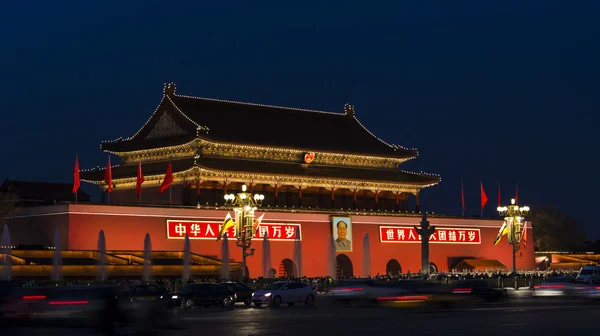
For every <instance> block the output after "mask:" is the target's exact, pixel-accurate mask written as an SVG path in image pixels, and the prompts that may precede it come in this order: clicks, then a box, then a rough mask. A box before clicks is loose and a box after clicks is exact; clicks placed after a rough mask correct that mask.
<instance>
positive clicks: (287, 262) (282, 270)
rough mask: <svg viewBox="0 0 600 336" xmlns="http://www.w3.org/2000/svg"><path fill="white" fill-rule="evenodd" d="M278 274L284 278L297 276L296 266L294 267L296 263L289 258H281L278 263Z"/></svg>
mask: <svg viewBox="0 0 600 336" xmlns="http://www.w3.org/2000/svg"><path fill="white" fill-rule="evenodd" d="M279 276H280V277H286V278H288V277H292V278H293V277H297V276H298V268H297V267H296V263H294V262H293V261H292V260H291V259H287V258H286V259H283V260H282V261H281V264H279Z"/></svg>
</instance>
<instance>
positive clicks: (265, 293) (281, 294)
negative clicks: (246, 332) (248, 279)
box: [252, 281, 317, 307]
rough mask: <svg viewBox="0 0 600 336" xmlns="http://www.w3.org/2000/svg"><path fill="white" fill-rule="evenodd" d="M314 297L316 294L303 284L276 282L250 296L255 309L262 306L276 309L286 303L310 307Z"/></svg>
mask: <svg viewBox="0 0 600 336" xmlns="http://www.w3.org/2000/svg"><path fill="white" fill-rule="evenodd" d="M316 297H317V292H316V291H315V290H314V289H313V288H312V287H311V286H309V285H307V284H305V283H303V282H298V281H278V282H275V283H272V284H270V285H268V286H267V287H265V288H263V289H261V290H257V291H255V292H254V293H253V294H252V302H253V303H254V305H255V306H256V307H260V306H262V305H264V304H268V305H269V306H273V307H277V306H279V305H281V304H282V303H287V304H288V305H289V306H293V305H294V304H296V303H305V304H306V305H307V306H312V305H313V304H314V303H315V298H316Z"/></svg>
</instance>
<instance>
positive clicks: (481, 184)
mask: <svg viewBox="0 0 600 336" xmlns="http://www.w3.org/2000/svg"><path fill="white" fill-rule="evenodd" d="M482 199H483V182H480V183H479V201H480V202H481V200H482ZM480 206H481V211H480V213H479V218H483V205H480Z"/></svg>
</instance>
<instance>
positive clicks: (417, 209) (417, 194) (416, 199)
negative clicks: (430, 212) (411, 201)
mask: <svg viewBox="0 0 600 336" xmlns="http://www.w3.org/2000/svg"><path fill="white" fill-rule="evenodd" d="M415 204H416V206H415V212H420V211H421V206H420V205H419V192H418V191H417V192H416V193H415Z"/></svg>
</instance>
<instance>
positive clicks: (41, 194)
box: [0, 179, 90, 202]
mask: <svg viewBox="0 0 600 336" xmlns="http://www.w3.org/2000/svg"><path fill="white" fill-rule="evenodd" d="M0 192H9V193H14V194H16V195H18V196H19V199H20V200H23V201H61V202H69V201H75V194H73V184H71V183H50V182H30V181H13V180H9V179H6V180H5V181H4V183H3V184H2V186H0ZM77 200H78V201H80V202H89V200H90V196H89V195H88V194H86V193H85V192H84V191H83V190H81V189H79V190H78V191H77Z"/></svg>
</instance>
